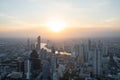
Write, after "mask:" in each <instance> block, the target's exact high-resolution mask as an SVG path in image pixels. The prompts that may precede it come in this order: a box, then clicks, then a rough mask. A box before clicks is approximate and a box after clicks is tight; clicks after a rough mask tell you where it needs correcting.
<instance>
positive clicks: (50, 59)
mask: <svg viewBox="0 0 120 80" xmlns="http://www.w3.org/2000/svg"><path fill="white" fill-rule="evenodd" d="M0 41H1V44H0V47H1V48H0V80H119V79H120V56H119V53H120V41H119V38H118V39H117V40H114V39H101V40H100V39H91V40H90V39H85V40H82V39H80V40H79V41H75V40H73V41H69V40H68V41H69V43H70V44H69V45H68V44H67V43H64V47H63V45H62V46H61V45H60V46H57V45H59V44H61V43H57V42H56V43H55V42H54V45H53V42H52V41H51V42H48V41H47V40H46V41H47V42H46V43H45V42H44V43H43V42H41V38H40V36H39V37H38V38H37V40H34V41H32V40H30V39H28V40H26V41H24V40H22V41H23V42H22V43H21V40H19V41H18V40H17V41H14V42H13V40H8V41H3V40H0ZM36 41H37V42H36ZM9 42H10V43H9ZM33 42H34V47H32V46H30V45H32V44H33ZM116 44H117V45H116ZM16 45H17V46H16ZM48 46H49V47H48ZM55 46H56V47H55ZM13 54H14V55H13Z"/></svg>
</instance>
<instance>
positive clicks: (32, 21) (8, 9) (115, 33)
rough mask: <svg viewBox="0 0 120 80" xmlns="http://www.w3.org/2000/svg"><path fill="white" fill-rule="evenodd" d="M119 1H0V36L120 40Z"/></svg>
mask: <svg viewBox="0 0 120 80" xmlns="http://www.w3.org/2000/svg"><path fill="white" fill-rule="evenodd" d="M119 8H120V1H119V0H92V1H91V0H84V1H83V0H0V37H35V36H37V35H38V34H40V35H44V37H47V38H51V39H54V38H56V39H57V38H58V39H60V38H79V37H119V34H120V15H119V14H120V9H119Z"/></svg>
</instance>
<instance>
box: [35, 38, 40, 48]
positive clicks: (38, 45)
mask: <svg viewBox="0 0 120 80" xmlns="http://www.w3.org/2000/svg"><path fill="white" fill-rule="evenodd" d="M40 49H41V38H40V36H38V37H37V44H36V50H40Z"/></svg>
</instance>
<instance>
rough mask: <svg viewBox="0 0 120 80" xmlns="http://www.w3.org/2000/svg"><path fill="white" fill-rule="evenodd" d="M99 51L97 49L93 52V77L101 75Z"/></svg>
mask: <svg viewBox="0 0 120 80" xmlns="http://www.w3.org/2000/svg"><path fill="white" fill-rule="evenodd" d="M101 69H102V67H101V51H100V50H99V49H97V48H96V49H95V50H94V51H93V73H94V75H97V76H98V75H101V71H102V70H101Z"/></svg>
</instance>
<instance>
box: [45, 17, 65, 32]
mask: <svg viewBox="0 0 120 80" xmlns="http://www.w3.org/2000/svg"><path fill="white" fill-rule="evenodd" d="M65 26H66V25H65V23H64V22H63V21H62V20H57V19H55V20H50V21H48V23H47V27H48V28H49V29H50V30H52V31H53V32H60V31H62V30H63V29H64V28H65Z"/></svg>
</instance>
